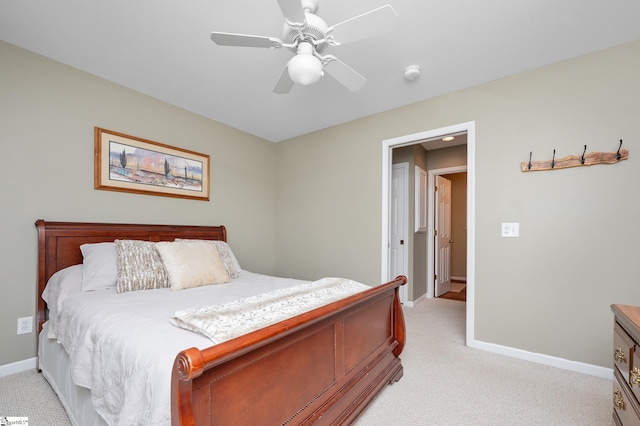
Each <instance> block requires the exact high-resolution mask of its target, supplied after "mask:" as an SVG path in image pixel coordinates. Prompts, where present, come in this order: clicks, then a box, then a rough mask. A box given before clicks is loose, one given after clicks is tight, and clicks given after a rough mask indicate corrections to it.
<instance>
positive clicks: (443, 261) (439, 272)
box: [435, 176, 453, 297]
mask: <svg viewBox="0 0 640 426" xmlns="http://www.w3.org/2000/svg"><path fill="white" fill-rule="evenodd" d="M435 198H436V200H435V201H436V202H435V205H436V217H435V219H436V220H435V223H436V229H435V231H436V232H435V239H436V243H435V246H436V250H435V256H436V258H435V266H436V268H435V273H436V279H435V293H436V297H439V296H441V295H443V294H445V293H447V292H448V291H450V290H451V243H452V242H453V241H451V181H450V180H449V179H446V178H444V177H442V176H437V177H436V197H435Z"/></svg>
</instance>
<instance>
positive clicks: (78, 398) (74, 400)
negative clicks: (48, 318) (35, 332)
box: [38, 323, 107, 426]
mask: <svg viewBox="0 0 640 426" xmlns="http://www.w3.org/2000/svg"><path fill="white" fill-rule="evenodd" d="M47 325H48V324H47V323H45V324H44V326H43V328H42V332H41V333H40V335H39V336H38V339H39V345H38V357H39V359H38V362H39V366H40V369H41V370H42V375H43V376H44V378H45V379H47V381H48V382H49V383H50V384H51V387H52V388H53V390H54V391H55V393H56V394H57V395H58V398H59V399H60V402H61V403H62V406H63V407H64V409H65V410H66V412H67V415H68V416H69V420H71V424H73V425H74V426H106V425H107V423H106V422H105V421H104V419H103V418H102V417H100V415H99V414H98V413H97V412H96V411H95V409H94V408H93V403H92V402H91V393H90V392H89V389H87V388H83V387H81V386H78V385H76V384H74V383H73V382H72V380H71V373H70V371H71V368H70V367H69V364H70V361H69V356H68V355H67V353H66V351H65V350H64V348H63V347H62V345H61V344H59V343H58V342H57V341H56V340H55V339H49V338H48V337H47Z"/></svg>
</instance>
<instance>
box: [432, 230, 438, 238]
mask: <svg viewBox="0 0 640 426" xmlns="http://www.w3.org/2000/svg"><path fill="white" fill-rule="evenodd" d="M433 236H434V237H437V236H438V230H437V229H435V230H434V231H433Z"/></svg>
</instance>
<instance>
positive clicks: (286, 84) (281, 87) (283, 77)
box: [273, 67, 293, 95]
mask: <svg viewBox="0 0 640 426" xmlns="http://www.w3.org/2000/svg"><path fill="white" fill-rule="evenodd" d="M292 87H293V80H291V77H289V69H288V68H287V67H284V70H282V74H280V78H279V79H278V82H277V83H276V86H275V87H274V88H273V91H274V92H275V93H279V94H281V95H283V94H285V93H289V92H290V91H291V88H292Z"/></svg>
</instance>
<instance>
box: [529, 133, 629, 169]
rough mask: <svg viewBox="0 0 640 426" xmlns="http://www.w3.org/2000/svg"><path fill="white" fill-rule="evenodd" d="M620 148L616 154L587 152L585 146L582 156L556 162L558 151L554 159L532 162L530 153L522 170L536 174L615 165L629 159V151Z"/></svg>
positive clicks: (571, 156) (554, 152)
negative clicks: (543, 171) (582, 167)
mask: <svg viewBox="0 0 640 426" xmlns="http://www.w3.org/2000/svg"><path fill="white" fill-rule="evenodd" d="M621 148H622V139H620V146H619V147H618V151H616V152H590V153H588V154H586V152H587V146H586V145H585V146H584V151H583V152H582V155H570V156H568V157H564V158H560V159H557V160H556V150H555V149H554V150H553V158H552V159H551V160H542V161H531V155H532V152H529V161H523V162H522V163H520V170H522V171H523V172H534V171H539V170H556V169H566V168H569V167H580V166H593V165H595V164H615V163H618V162H620V161H622V160H627V159H628V158H629V150H628V149H621Z"/></svg>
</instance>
